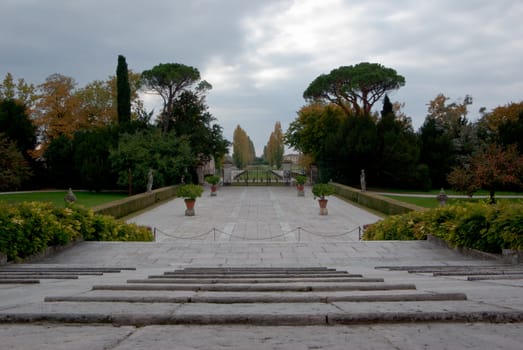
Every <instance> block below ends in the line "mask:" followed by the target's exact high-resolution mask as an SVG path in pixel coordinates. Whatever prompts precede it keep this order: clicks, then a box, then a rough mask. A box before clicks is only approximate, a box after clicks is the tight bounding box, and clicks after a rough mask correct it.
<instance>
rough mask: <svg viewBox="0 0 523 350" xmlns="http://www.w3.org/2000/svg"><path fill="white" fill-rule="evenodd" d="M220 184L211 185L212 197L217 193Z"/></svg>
mask: <svg viewBox="0 0 523 350" xmlns="http://www.w3.org/2000/svg"><path fill="white" fill-rule="evenodd" d="M217 190H218V186H217V185H211V197H214V196H216V195H217Z"/></svg>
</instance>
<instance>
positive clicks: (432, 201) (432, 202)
mask: <svg viewBox="0 0 523 350" xmlns="http://www.w3.org/2000/svg"><path fill="white" fill-rule="evenodd" d="M385 197H389V198H393V199H395V200H397V201H400V202H405V203H409V204H415V205H417V206H420V207H424V208H437V207H438V206H439V202H438V201H437V200H436V196H434V198H432V197H431V198H425V197H407V196H394V195H386V196H385ZM486 200H488V198H449V199H448V200H447V204H449V205H451V204H459V203H464V202H468V203H470V202H479V201H486ZM496 200H497V201H499V202H503V201H511V202H518V201H522V199H521V198H497V199H496Z"/></svg>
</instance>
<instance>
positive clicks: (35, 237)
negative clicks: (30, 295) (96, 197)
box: [0, 202, 153, 261]
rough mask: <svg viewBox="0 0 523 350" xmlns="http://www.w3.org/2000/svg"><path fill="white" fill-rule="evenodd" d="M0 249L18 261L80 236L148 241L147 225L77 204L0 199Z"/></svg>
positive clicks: (96, 238) (93, 238)
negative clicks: (19, 201)
mask: <svg viewBox="0 0 523 350" xmlns="http://www.w3.org/2000/svg"><path fill="white" fill-rule="evenodd" d="M0 227H1V231H0V251H1V252H3V253H4V254H5V255H6V256H7V258H8V260H10V261H18V260H21V259H24V258H26V257H29V256H31V255H33V254H37V253H40V252H43V251H44V250H45V249H46V248H47V247H49V246H60V245H65V244H67V243H69V242H72V241H75V240H78V239H80V238H83V239H85V240H106V241H151V240H152V239H153V237H152V233H151V232H150V230H149V229H148V228H144V227H138V226H136V225H129V224H125V223H123V222H121V221H118V220H116V219H114V218H113V217H110V216H104V215H97V214H94V212H93V211H92V210H91V209H86V208H83V207H80V206H68V207H65V208H58V207H54V206H53V205H52V204H51V203H45V202H22V203H17V204H7V203H3V202H0Z"/></svg>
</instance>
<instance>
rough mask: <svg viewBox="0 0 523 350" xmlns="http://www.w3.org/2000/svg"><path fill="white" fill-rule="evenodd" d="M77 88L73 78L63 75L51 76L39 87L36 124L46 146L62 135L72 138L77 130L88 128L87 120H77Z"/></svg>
mask: <svg viewBox="0 0 523 350" xmlns="http://www.w3.org/2000/svg"><path fill="white" fill-rule="evenodd" d="M75 87H76V82H75V80H74V79H73V78H71V77H67V76H64V75H61V74H53V75H50V76H49V77H47V79H46V81H45V82H44V83H43V84H40V85H39V86H38V90H39V92H40V95H39V97H40V98H39V100H38V102H37V106H36V108H37V115H36V120H35V123H36V125H37V127H39V132H40V137H41V140H42V143H43V144H44V145H47V144H48V143H49V142H51V141H52V140H53V139H55V138H57V137H59V136H60V135H65V136H67V137H69V138H72V137H73V134H74V132H75V131H76V130H80V129H82V128H83V127H85V126H86V124H87V122H86V121H85V120H79V119H78V118H77V113H76V112H77V111H78V99H77V98H76V97H75V96H74V92H75Z"/></svg>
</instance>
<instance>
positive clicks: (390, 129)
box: [376, 95, 428, 188]
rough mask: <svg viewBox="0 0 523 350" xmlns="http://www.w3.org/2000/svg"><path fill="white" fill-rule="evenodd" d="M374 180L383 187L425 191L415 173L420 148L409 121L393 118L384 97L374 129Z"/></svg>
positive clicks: (386, 97)
mask: <svg viewBox="0 0 523 350" xmlns="http://www.w3.org/2000/svg"><path fill="white" fill-rule="evenodd" d="M376 129H377V149H376V153H377V154H376V157H377V159H376V161H377V166H376V178H377V179H379V182H380V185H381V186H386V187H403V188H406V187H418V186H421V187H427V185H428V184H426V183H425V184H423V181H421V180H422V179H421V178H420V175H419V173H418V160H419V144H418V138H417V136H416V134H415V133H414V130H413V128H412V125H411V123H410V120H408V119H401V118H399V117H396V114H395V112H394V107H393V104H392V103H391V102H390V99H389V98H388V96H386V95H385V99H384V101H383V110H382V111H381V118H380V120H379V121H378V123H377V125H376Z"/></svg>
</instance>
